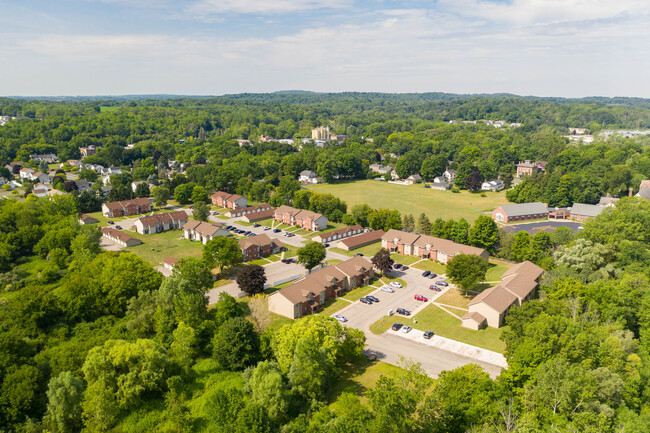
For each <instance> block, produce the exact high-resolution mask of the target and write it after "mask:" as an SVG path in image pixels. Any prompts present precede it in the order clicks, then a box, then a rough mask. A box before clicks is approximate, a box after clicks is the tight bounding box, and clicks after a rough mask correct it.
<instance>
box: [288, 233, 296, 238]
mask: <svg viewBox="0 0 650 433" xmlns="http://www.w3.org/2000/svg"><path fill="white" fill-rule="evenodd" d="M295 235H296V234H295V233H287V237H289V238H292V237H294V236H295Z"/></svg>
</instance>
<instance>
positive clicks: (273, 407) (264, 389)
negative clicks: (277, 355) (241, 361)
mask: <svg viewBox="0 0 650 433" xmlns="http://www.w3.org/2000/svg"><path fill="white" fill-rule="evenodd" d="M244 377H245V378H246V388H247V390H248V391H249V392H250V393H251V400H252V401H253V403H255V404H258V405H261V406H264V407H266V410H267V412H268V415H269V417H270V418H271V419H272V420H273V421H274V422H276V423H278V424H281V423H282V422H283V421H284V420H285V419H286V417H287V413H288V411H289V402H290V399H291V394H290V392H289V388H288V386H287V383H286V381H285V379H284V376H283V374H282V371H280V367H279V366H278V364H277V363H276V362H272V361H262V362H260V363H258V364H257V366H256V367H255V368H251V369H249V370H247V371H246V372H245V374H244Z"/></svg>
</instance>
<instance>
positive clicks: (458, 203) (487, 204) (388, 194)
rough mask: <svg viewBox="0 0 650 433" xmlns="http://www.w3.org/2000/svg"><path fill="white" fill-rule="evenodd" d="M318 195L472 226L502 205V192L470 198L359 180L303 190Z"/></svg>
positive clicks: (353, 203)
mask: <svg viewBox="0 0 650 433" xmlns="http://www.w3.org/2000/svg"><path fill="white" fill-rule="evenodd" d="M307 188H308V189H310V190H312V191H314V192H318V193H330V194H333V195H335V196H337V197H339V198H341V199H342V200H344V201H345V202H346V203H347V204H348V209H351V208H352V206H354V205H357V204H362V203H366V204H368V205H370V206H371V207H373V208H388V209H397V210H399V211H400V212H401V213H402V215H404V214H409V213H410V214H413V215H414V216H415V218H416V220H417V217H418V215H420V214H421V213H422V212H424V213H425V214H426V215H427V216H428V217H429V218H430V219H432V218H438V217H440V218H445V219H449V218H453V219H459V218H465V219H466V220H467V221H468V222H470V223H472V222H473V221H474V220H475V219H476V218H478V216H479V215H480V214H481V212H484V211H487V210H491V209H494V208H495V207H497V206H499V205H502V204H506V203H508V201H507V200H506V194H505V191H500V192H489V191H488V192H486V197H481V194H478V193H477V194H472V193H469V192H467V191H461V192H460V193H458V194H455V193H453V192H451V191H438V190H435V189H430V188H425V187H424V186H423V185H422V184H416V185H396V184H391V183H387V182H380V181H376V180H359V181H351V182H340V183H334V184H329V183H327V184H325V183H324V184H316V185H309V186H307Z"/></svg>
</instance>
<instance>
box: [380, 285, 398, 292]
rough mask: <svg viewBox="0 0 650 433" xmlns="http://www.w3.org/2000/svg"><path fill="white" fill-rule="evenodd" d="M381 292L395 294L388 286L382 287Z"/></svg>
mask: <svg viewBox="0 0 650 433" xmlns="http://www.w3.org/2000/svg"><path fill="white" fill-rule="evenodd" d="M381 291H382V292H388V293H395V290H393V289H391V288H390V287H388V286H382V287H381Z"/></svg>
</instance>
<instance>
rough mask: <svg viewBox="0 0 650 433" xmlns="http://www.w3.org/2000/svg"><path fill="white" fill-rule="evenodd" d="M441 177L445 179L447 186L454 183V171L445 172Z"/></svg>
mask: <svg viewBox="0 0 650 433" xmlns="http://www.w3.org/2000/svg"><path fill="white" fill-rule="evenodd" d="M442 176H443V177H444V178H445V180H446V181H447V183H448V184H452V183H454V180H455V179H456V170H449V169H447V170H445V172H444V173H442Z"/></svg>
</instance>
